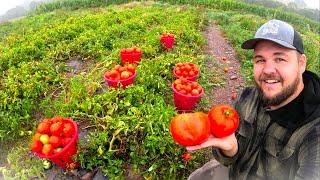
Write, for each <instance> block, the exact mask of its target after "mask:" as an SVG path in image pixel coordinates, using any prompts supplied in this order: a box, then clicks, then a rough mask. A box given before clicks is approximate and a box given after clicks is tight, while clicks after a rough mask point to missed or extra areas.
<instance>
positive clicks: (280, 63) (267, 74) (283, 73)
mask: <svg viewBox="0 0 320 180" xmlns="http://www.w3.org/2000/svg"><path fill="white" fill-rule="evenodd" d="M302 56H303V57H302ZM253 64H254V65H253V71H254V79H255V82H256V85H257V87H258V88H259V89H260V91H261V92H262V95H263V96H262V97H263V101H264V103H265V105H267V106H275V107H276V106H279V107H281V106H283V105H285V104H287V103H288V102H290V101H292V100H293V99H294V98H295V97H297V96H298V95H299V93H300V92H301V91H302V89H303V81H302V73H303V72H304V70H305V65H306V62H305V56H304V55H299V54H298V53H297V51H295V50H292V49H288V48H284V47H282V46H279V45H277V44H275V43H273V42H270V41H259V42H258V44H257V45H256V47H255V49H254V58H253Z"/></svg>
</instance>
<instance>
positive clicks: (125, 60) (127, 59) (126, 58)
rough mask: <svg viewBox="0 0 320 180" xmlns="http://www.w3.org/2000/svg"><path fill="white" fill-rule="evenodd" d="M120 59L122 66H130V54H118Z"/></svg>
mask: <svg viewBox="0 0 320 180" xmlns="http://www.w3.org/2000/svg"><path fill="white" fill-rule="evenodd" d="M120 58H121V62H122V64H126V63H129V64H132V62H133V61H132V54H131V53H127V52H120Z"/></svg>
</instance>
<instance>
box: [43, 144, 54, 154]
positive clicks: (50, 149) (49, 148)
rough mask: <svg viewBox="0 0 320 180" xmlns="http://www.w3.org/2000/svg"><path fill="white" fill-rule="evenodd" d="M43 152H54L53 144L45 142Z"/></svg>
mask: <svg viewBox="0 0 320 180" xmlns="http://www.w3.org/2000/svg"><path fill="white" fill-rule="evenodd" d="M41 152H42V154H45V155H50V154H52V153H53V146H52V145H51V144H45V145H43V147H42V150H41Z"/></svg>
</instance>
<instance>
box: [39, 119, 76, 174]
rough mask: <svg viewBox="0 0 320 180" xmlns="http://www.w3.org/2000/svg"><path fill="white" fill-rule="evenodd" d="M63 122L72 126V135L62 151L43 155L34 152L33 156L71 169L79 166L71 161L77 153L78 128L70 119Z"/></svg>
mask: <svg viewBox="0 0 320 180" xmlns="http://www.w3.org/2000/svg"><path fill="white" fill-rule="evenodd" d="M63 121H66V122H69V123H71V124H72V125H73V128H74V135H73V136H72V139H71V140H70V142H69V143H68V144H67V145H66V146H65V147H63V149H62V150H61V151H60V152H58V153H55V154H51V155H44V154H41V153H37V152H35V154H36V155H37V156H38V157H40V158H45V159H49V160H50V161H52V162H54V163H55V164H56V165H58V166H59V167H61V168H63V169H73V168H75V167H77V166H79V163H78V162H75V161H73V159H72V158H73V156H74V155H75V154H76V153H77V143H78V126H77V124H76V123H75V122H74V121H73V120H72V119H64V120H63Z"/></svg>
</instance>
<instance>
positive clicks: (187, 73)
mask: <svg viewBox="0 0 320 180" xmlns="http://www.w3.org/2000/svg"><path fill="white" fill-rule="evenodd" d="M173 74H174V76H175V77H177V78H179V77H184V78H187V79H188V80H192V81H194V80H195V79H196V78H197V77H198V76H199V68H198V66H197V65H195V64H193V63H190V62H186V63H177V64H176V66H175V68H174V69H173Z"/></svg>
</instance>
